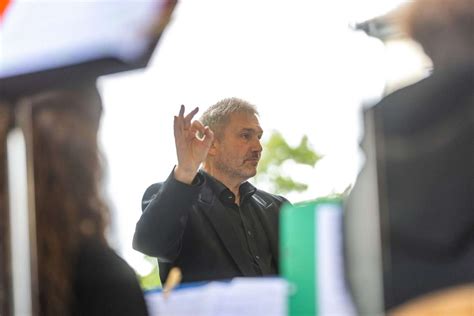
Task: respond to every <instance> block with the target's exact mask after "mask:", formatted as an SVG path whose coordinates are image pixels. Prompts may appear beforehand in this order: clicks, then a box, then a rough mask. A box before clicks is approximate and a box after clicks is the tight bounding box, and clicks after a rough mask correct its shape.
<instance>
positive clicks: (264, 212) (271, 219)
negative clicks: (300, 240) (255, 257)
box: [252, 193, 280, 267]
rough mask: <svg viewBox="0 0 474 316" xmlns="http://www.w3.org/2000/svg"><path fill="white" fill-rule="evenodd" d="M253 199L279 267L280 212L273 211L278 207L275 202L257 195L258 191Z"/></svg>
mask: <svg viewBox="0 0 474 316" xmlns="http://www.w3.org/2000/svg"><path fill="white" fill-rule="evenodd" d="M252 199H253V200H254V202H255V203H254V205H255V206H256V209H257V212H256V213H257V216H258V218H259V219H260V222H261V223H262V226H263V229H264V230H265V233H266V235H267V238H268V241H269V243H270V251H271V252H272V255H273V258H274V259H275V264H276V266H277V267H278V266H279V265H278V263H279V258H280V257H279V249H278V238H279V237H278V227H279V226H278V216H279V214H278V212H275V214H272V213H273V211H274V210H273V209H271V208H272V207H273V208H275V209H277V206H276V205H275V204H274V202H271V203H268V202H266V201H265V200H264V199H262V198H261V197H259V196H258V195H257V193H255V194H253V195H252Z"/></svg>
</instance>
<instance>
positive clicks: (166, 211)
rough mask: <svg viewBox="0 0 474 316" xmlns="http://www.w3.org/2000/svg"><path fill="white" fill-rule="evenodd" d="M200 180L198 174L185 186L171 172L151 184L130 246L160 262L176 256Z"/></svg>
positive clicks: (170, 259) (198, 190)
mask: <svg viewBox="0 0 474 316" xmlns="http://www.w3.org/2000/svg"><path fill="white" fill-rule="evenodd" d="M203 182H204V180H203V179H202V178H201V176H200V175H199V174H198V175H197V176H196V179H195V181H193V184H192V185H188V184H185V183H182V182H179V181H177V180H176V179H175V178H174V173H173V172H172V173H171V174H170V176H169V177H168V179H167V180H166V181H165V182H163V183H157V184H153V185H151V186H150V187H149V188H148V189H147V190H146V191H145V194H144V196H143V200H142V209H143V214H142V216H141V217H140V219H139V220H138V223H137V225H136V228H135V234H134V236H133V248H134V249H135V250H138V251H140V252H142V253H144V254H146V255H149V256H153V257H158V258H159V259H160V260H162V261H168V262H169V261H173V260H174V259H176V257H177V256H178V255H179V252H180V249H181V239H182V236H183V233H184V229H185V227H186V223H187V220H188V216H189V212H190V211H191V209H192V208H193V205H194V204H195V202H196V201H197V199H198V196H199V192H200V190H201V187H202V184H203Z"/></svg>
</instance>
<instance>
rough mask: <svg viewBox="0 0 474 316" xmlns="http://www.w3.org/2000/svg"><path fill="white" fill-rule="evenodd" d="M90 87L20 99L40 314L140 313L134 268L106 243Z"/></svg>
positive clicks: (95, 100)
mask: <svg viewBox="0 0 474 316" xmlns="http://www.w3.org/2000/svg"><path fill="white" fill-rule="evenodd" d="M101 113H102V103H101V99H100V96H99V93H98V91H97V90H96V88H95V85H94V84H92V83H91V84H89V83H88V84H82V85H80V86H77V87H75V88H70V89H63V90H52V91H45V92H41V93H38V94H35V95H32V96H28V97H25V98H23V99H22V100H20V102H19V105H18V109H17V111H16V114H17V118H16V119H17V122H18V124H19V125H20V126H21V127H22V128H23V130H24V131H25V135H26V140H27V148H28V152H29V156H30V157H31V159H32V163H33V167H34V168H33V175H32V177H33V184H34V209H35V211H36V240H37V264H38V289H39V297H38V298H39V314H40V315H146V314H147V310H146V305H145V301H144V297H143V293H142V291H141V289H140V286H139V284H138V281H137V278H136V275H135V272H134V271H133V270H132V269H131V268H130V267H129V266H128V264H127V263H126V262H125V261H124V260H123V259H121V258H120V257H119V256H118V255H116V254H115V252H114V251H113V250H112V249H111V248H109V246H108V244H107V241H106V237H105V234H106V228H107V225H108V222H109V212H108V208H107V206H106V205H105V204H104V202H103V200H102V197H101V195H100V192H101V175H102V165H101V163H102V160H101V156H100V153H99V148H98V143H97V131H98V128H99V123H100V118H101Z"/></svg>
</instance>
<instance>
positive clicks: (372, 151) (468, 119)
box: [346, 0, 474, 311]
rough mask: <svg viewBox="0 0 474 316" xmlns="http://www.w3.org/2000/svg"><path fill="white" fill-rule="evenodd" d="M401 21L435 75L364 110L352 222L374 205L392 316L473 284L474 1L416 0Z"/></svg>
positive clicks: (386, 298)
mask: <svg viewBox="0 0 474 316" xmlns="http://www.w3.org/2000/svg"><path fill="white" fill-rule="evenodd" d="M400 23H401V26H402V27H403V29H404V30H406V32H407V34H408V35H409V36H411V37H412V38H413V39H415V40H416V41H418V42H419V43H420V44H421V46H422V47H423V49H424V50H425V52H426V54H427V55H428V56H429V57H430V58H431V59H432V62H433V72H432V74H431V75H430V76H429V77H427V78H425V79H423V80H421V81H419V82H417V83H415V84H413V85H411V86H408V87H406V88H403V89H400V90H398V91H396V92H394V93H392V94H390V95H388V96H387V97H385V98H384V99H383V100H382V101H381V102H380V103H379V104H377V105H376V106H374V107H372V108H370V109H368V110H367V111H366V113H365V123H366V130H365V137H364V141H363V144H362V147H363V148H364V151H365V153H366V156H367V161H366V165H365V166H364V168H363V169H362V171H361V173H360V175H359V177H358V179H357V182H356V185H355V186H354V189H353V191H352V193H351V195H352V196H351V197H350V199H349V202H348V205H349V207H348V212H347V221H346V222H347V225H348V226H347V227H350V226H351V222H355V221H356V218H357V217H358V216H360V214H363V213H364V212H365V211H364V207H367V205H368V200H369V199H373V200H374V201H375V204H372V205H377V208H378V210H379V212H378V214H379V215H380V221H379V223H380V224H381V226H380V227H381V229H380V232H381V236H380V237H381V245H382V251H381V253H380V258H381V259H382V269H381V270H382V271H383V278H382V279H383V289H384V291H383V292H384V296H383V306H384V309H385V310H390V309H393V308H394V307H397V306H400V304H403V303H406V302H407V301H409V300H412V299H415V298H417V297H421V296H423V295H426V294H428V293H431V292H434V291H438V290H442V289H447V288H450V287H453V286H460V285H464V284H472V283H474V269H473V267H474V40H473V34H474V1H473V0H415V1H412V2H409V3H408V5H407V6H406V7H405V9H404V10H402V11H401V14H400ZM369 171H370V172H369ZM374 183H375V185H374ZM373 188H375V190H374V191H372V193H373V192H376V194H372V195H370V197H369V195H367V193H368V192H371V190H372V189H373ZM364 197H365V198H364ZM366 215H367V214H366ZM358 225H359V226H358V227H359V228H362V227H363V225H365V224H363V223H359V224H358ZM353 228H354V226H353V227H352V230H351V229H349V230H351V231H352V233H351V235H352V236H354V234H355V232H356V230H355V229H353ZM359 233H360V234H362V232H361V231H360V229H359ZM361 249H362V248H361ZM348 253H349V261H350V259H351V255H350V253H351V252H350V251H349V252H348ZM375 257H377V254H375V255H374V258H375ZM352 258H355V257H353V256H352ZM374 260H377V259H374ZM354 262H355V261H352V262H349V263H348V266H349V267H350V265H351V264H352V263H354ZM362 266H363V265H362V264H360V265H359V267H362ZM349 269H350V268H349ZM349 275H350V277H349V278H350V279H352V281H354V280H356V277H355V276H354V274H353V273H349ZM357 282H359V283H361V280H360V279H359V280H357ZM353 284H354V283H353ZM354 295H355V296H356V298H359V300H358V301H359V303H360V302H362V301H364V302H365V303H362V305H364V304H366V303H367V304H366V306H368V305H370V304H369V303H368V302H369V301H370V298H367V297H366V298H362V296H363V295H361V294H360V293H359V294H358V293H355V294H354ZM358 296H360V297H358ZM356 301H357V299H356ZM472 302H473V303H472V304H474V299H473V300H472ZM359 307H360V305H359ZM372 307H373V306H372ZM367 310H370V308H369V309H364V308H362V309H360V311H367Z"/></svg>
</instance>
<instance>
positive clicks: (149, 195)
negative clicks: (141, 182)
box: [142, 182, 163, 211]
mask: <svg viewBox="0 0 474 316" xmlns="http://www.w3.org/2000/svg"><path fill="white" fill-rule="evenodd" d="M162 186H163V182H157V183H153V184H152V185H150V186H149V187H148V188H147V189H146V190H145V193H143V197H142V211H144V210H145V208H146V207H147V205H148V204H150V202H151V201H152V200H153V199H154V198H155V197H156V195H157V194H158V192H159V191H160V188H161V187H162Z"/></svg>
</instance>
